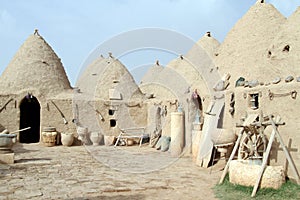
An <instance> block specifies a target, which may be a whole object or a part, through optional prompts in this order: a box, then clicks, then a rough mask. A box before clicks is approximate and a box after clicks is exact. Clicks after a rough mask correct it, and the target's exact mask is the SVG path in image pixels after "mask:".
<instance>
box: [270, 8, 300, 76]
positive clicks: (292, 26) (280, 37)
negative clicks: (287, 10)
mask: <svg viewBox="0 0 300 200" xmlns="http://www.w3.org/2000/svg"><path fill="white" fill-rule="evenodd" d="M299 21H300V7H299V8H298V9H297V10H296V11H295V12H294V13H293V14H292V15H291V16H290V17H289V18H288V20H287V22H286V23H285V24H284V25H283V26H282V29H281V31H280V32H279V33H278V34H277V35H276V37H275V39H274V40H273V42H272V43H271V44H270V45H269V49H268V52H269V54H270V55H269V56H268V58H269V59H268V60H269V62H270V63H271V64H273V65H275V66H278V67H280V68H281V69H282V70H283V73H284V74H282V76H288V75H293V76H299V75H300V68H299V67H298V65H299V63H300V57H299V55H300V40H299V38H300V26H299Z"/></svg>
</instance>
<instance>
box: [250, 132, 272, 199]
mask: <svg viewBox="0 0 300 200" xmlns="http://www.w3.org/2000/svg"><path fill="white" fill-rule="evenodd" d="M274 139H275V130H273V131H272V133H271V136H270V140H269V143H268V146H267V149H266V153H264V157H263V161H262V165H261V169H260V172H259V174H258V177H257V180H256V183H255V185H254V188H253V191H252V194H251V197H254V196H255V195H256V192H257V189H258V186H259V184H260V181H261V178H262V176H263V173H264V171H265V169H266V166H267V162H268V158H269V155H270V151H271V148H272V143H273V141H274Z"/></svg>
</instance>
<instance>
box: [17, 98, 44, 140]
mask: <svg viewBox="0 0 300 200" xmlns="http://www.w3.org/2000/svg"><path fill="white" fill-rule="evenodd" d="M27 127H31V128H30V129H28V130H25V131H21V132H20V137H19V141H20V143H36V142H39V141H40V104H39V102H38V100H37V99H36V98H35V97H34V96H32V95H31V94H28V95H26V96H25V97H24V98H23V99H22V101H21V104H20V129H23V128H27Z"/></svg>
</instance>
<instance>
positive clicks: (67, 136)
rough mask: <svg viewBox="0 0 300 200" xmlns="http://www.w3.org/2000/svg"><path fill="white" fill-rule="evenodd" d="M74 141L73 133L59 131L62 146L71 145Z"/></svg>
mask: <svg viewBox="0 0 300 200" xmlns="http://www.w3.org/2000/svg"><path fill="white" fill-rule="evenodd" d="M73 141H74V135H73V133H61V143H62V145H63V146H71V145H72V144H73Z"/></svg>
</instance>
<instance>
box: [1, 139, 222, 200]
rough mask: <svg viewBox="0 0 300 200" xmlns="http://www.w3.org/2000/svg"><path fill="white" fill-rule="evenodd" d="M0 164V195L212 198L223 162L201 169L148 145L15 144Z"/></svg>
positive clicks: (183, 158) (58, 197) (6, 197)
mask: <svg viewBox="0 0 300 200" xmlns="http://www.w3.org/2000/svg"><path fill="white" fill-rule="evenodd" d="M14 152H15V164H12V165H0V181H1V186H0V199H216V198H215V197H214V194H213V191H212V187H213V186H214V185H215V184H216V183H217V182H218V180H219V178H220V176H221V173H222V172H221V171H220V168H222V167H224V166H219V167H218V166H215V167H213V168H210V169H204V168H200V167H198V166H196V165H195V164H194V163H193V162H192V159H191V157H189V156H183V157H181V158H179V159H177V158H172V157H171V156H170V154H169V153H168V152H160V151H157V150H155V149H151V148H149V147H148V146H142V147H140V148H139V147H138V146H133V147H116V148H115V147H112V146H71V147H65V146H54V147H45V146H43V145H42V144H17V145H15V147H14Z"/></svg>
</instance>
